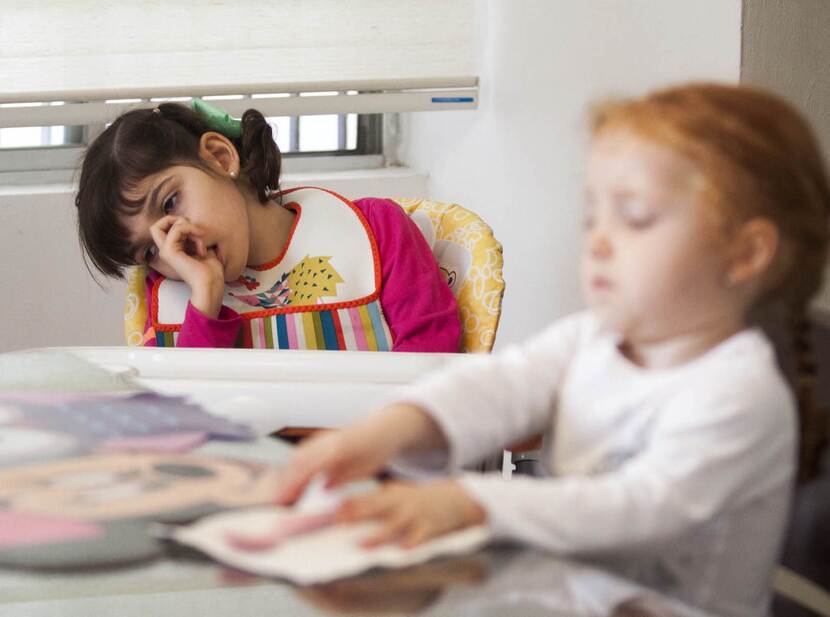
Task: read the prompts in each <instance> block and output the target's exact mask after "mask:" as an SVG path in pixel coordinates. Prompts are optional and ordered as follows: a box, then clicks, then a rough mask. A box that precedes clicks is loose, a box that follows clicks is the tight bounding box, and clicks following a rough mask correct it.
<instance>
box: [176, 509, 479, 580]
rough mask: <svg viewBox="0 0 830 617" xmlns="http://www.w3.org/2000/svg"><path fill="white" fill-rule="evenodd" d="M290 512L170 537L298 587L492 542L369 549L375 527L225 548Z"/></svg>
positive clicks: (475, 537)
mask: <svg viewBox="0 0 830 617" xmlns="http://www.w3.org/2000/svg"><path fill="white" fill-rule="evenodd" d="M296 515H297V513H296V511H295V510H293V509H289V508H278V507H261V508H251V509H245V510H234V511H231V512H223V513H221V514H216V515H213V516H208V517H206V518H203V519H201V520H199V521H197V522H196V523H194V524H192V525H189V526H187V527H180V528H177V529H175V530H174V531H173V532H172V534H171V536H172V538H173V539H175V540H176V541H178V542H180V543H182V544H187V545H189V546H192V547H194V548H197V549H199V550H201V551H202V552H204V553H206V554H208V555H210V556H211V557H213V558H214V559H216V560H217V561H220V562H222V563H224V564H227V565H229V566H232V567H234V568H237V569H240V570H244V571H246V572H251V573H253V574H258V575H260V576H270V577H279V578H284V579H287V580H289V581H292V582H294V583H299V584H301V585H310V584H314V583H325V582H328V581H332V580H334V579H338V578H343V577H346V576H352V575H355V574H359V573H360V572H363V571H365V570H368V569H370V568H375V567H384V568H403V567H406V566H411V565H415V564H418V563H423V562H425V561H428V560H430V559H433V558H435V557H439V556H445V555H457V554H461V553H469V552H472V551H475V550H476V549H478V548H480V547H481V546H483V545H484V544H485V543H486V542H487V540H488V539H489V537H490V534H489V532H488V531H487V529H486V528H485V527H484V526H477V527H470V528H468V529H464V530H462V531H458V532H454V533H451V534H448V535H446V536H443V537H440V538H437V539H435V540H432V541H430V542H426V543H424V544H422V545H420V546H416V547H415V548H412V549H403V548H401V547H399V546H397V545H394V544H387V545H382V546H379V547H377V548H371V549H367V548H364V547H362V546H361V545H360V542H361V540H362V539H364V538H366V537H367V536H368V535H370V534H372V533H374V532H375V531H377V530H378V526H379V524H378V523H375V522H367V523H358V524H354V525H332V526H329V527H324V528H322V529H318V530H316V531H311V532H309V533H306V534H302V535H298V536H294V537H291V538H289V539H287V540H285V541H283V542H281V543H280V544H278V545H277V546H275V547H274V548H272V549H268V550H263V551H244V550H240V549H237V548H235V547H234V546H232V545H231V544H230V543H229V542H228V539H227V537H228V534H229V533H233V532H237V533H239V532H241V531H244V533H246V534H251V535H256V534H258V533H263V534H264V533H268V531H269V530H272V529H273V528H274V526H275V525H278V524H279V521H280V519H281V518H285V517H290V516H296Z"/></svg>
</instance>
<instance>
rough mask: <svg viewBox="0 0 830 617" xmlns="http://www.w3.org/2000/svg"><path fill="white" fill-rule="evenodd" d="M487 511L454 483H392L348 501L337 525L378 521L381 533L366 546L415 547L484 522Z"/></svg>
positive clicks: (366, 541)
mask: <svg viewBox="0 0 830 617" xmlns="http://www.w3.org/2000/svg"><path fill="white" fill-rule="evenodd" d="M486 518H487V515H486V513H485V511H484V508H482V507H481V504H479V503H478V502H477V501H476V500H475V499H473V498H472V497H471V496H470V494H469V493H467V491H465V490H464V488H463V487H462V486H461V485H460V484H459V483H458V482H456V481H455V480H441V481H437V482H429V483H427V484H408V483H403V482H392V483H388V484H386V485H384V486H383V487H382V488H381V489H380V490H378V491H376V492H374V493H371V494H369V495H362V496H360V497H355V498H352V499H349V500H347V501H345V502H344V503H343V504H342V505H341V506H340V508H339V510H338V511H337V515H336V519H337V522H345V523H353V522H358V521H366V520H376V521H380V522H381V523H382V528H381V530H380V531H379V532H378V533H376V534H375V535H373V536H371V537H369V538H367V539H366V540H365V541H364V542H363V545H364V546H366V547H373V546H378V545H380V544H386V543H387V542H396V543H398V544H399V545H401V546H402V547H403V548H412V547H413V546H417V545H419V544H422V543H424V542H426V541H427V540H431V539H432V538H436V537H438V536H443V535H445V534H447V533H450V532H451V531H457V530H459V529H465V528H467V527H472V526H473V525H479V524H481V523H483V522H484V521H485V520H486Z"/></svg>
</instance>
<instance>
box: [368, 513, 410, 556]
mask: <svg viewBox="0 0 830 617" xmlns="http://www.w3.org/2000/svg"><path fill="white" fill-rule="evenodd" d="M412 523H413V521H412V517H411V516H410V515H409V513H408V512H400V511H398V512H395V513H394V514H392V515H391V516H389V517H388V518H385V519H383V527H382V528H381V529H380V531H378V532H377V533H375V534H373V535H371V536H369V537H368V538H366V539H365V540H363V541H362V542H361V545H362V546H363V547H365V548H374V547H376V546H380V545H381V544H388V543H389V542H392V541H393V540H398V539H400V538H401V537H402V536H404V535H405V533H406V531H407V529H408V528H409V527H410V526H411V525H412Z"/></svg>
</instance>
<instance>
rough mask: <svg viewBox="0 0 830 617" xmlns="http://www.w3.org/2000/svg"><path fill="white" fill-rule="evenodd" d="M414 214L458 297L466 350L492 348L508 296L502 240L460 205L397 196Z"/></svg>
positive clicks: (474, 350) (481, 350)
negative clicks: (502, 302)
mask: <svg viewBox="0 0 830 617" xmlns="http://www.w3.org/2000/svg"><path fill="white" fill-rule="evenodd" d="M394 201H396V202H397V203H398V204H400V205H401V207H402V208H403V209H404V210H406V212H407V213H409V216H410V217H412V220H413V221H414V222H415V224H417V225H418V228H419V229H420V230H421V233H422V234H423V235H424V238H426V241H427V243H428V244H429V245H430V248H431V249H432V253H433V254H434V255H435V259H436V261H437V262H438V266H439V267H440V268H441V271H442V272H443V273H444V275H445V276H446V277H447V284H448V285H449V286H450V289H451V290H452V292H453V293H454V294H455V297H456V300H457V301H458V311H459V314H460V317H461V351H464V352H468V353H475V352H489V351H490V350H491V349H492V348H493V343H494V342H495V340H496V330H497V329H498V326H499V318H500V317H501V301H502V296H504V277H503V276H502V267H503V265H504V259H503V256H502V247H501V244H500V243H499V242H498V240H496V238H495V236H494V235H493V230H492V229H491V228H490V226H489V225H487V223H485V222H484V221H483V220H482V219H481V217H480V216H478V215H477V214H475V213H473V212H470V211H469V210H467V209H466V208H462V207H461V206H459V205H458V204H446V203H440V202H436V201H428V200H426V199H397V198H396V199H395V200H394Z"/></svg>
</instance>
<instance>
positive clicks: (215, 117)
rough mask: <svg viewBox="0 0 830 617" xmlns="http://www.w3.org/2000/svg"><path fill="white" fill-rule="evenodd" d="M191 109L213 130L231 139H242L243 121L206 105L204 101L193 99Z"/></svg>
mask: <svg viewBox="0 0 830 617" xmlns="http://www.w3.org/2000/svg"><path fill="white" fill-rule="evenodd" d="M190 107H191V109H193V111H195V112H196V113H197V114H199V115H200V116H202V119H203V120H204V121H205V122H206V123H207V125H208V126H209V127H210V128H211V130H213V131H216V132H217V133H222V135H224V136H225V137H228V138H230V139H239V138H240V137H242V121H241V120H237V119H236V118H231V116H230V115H229V114H228V113H227V112H225V111H224V110H222V109H219V108H218V107H214V106H213V105H209V104H208V103H205V102H204V101H203V100H202V99H193V100H192V101H191V102H190Z"/></svg>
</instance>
